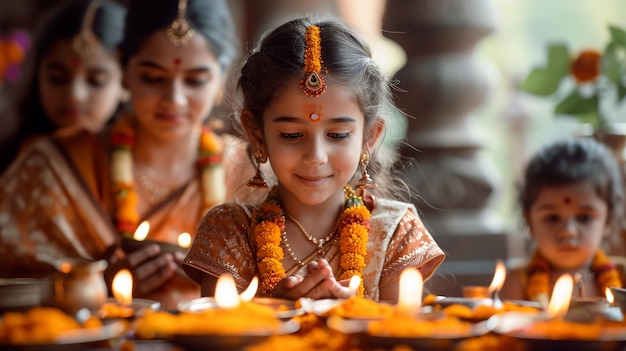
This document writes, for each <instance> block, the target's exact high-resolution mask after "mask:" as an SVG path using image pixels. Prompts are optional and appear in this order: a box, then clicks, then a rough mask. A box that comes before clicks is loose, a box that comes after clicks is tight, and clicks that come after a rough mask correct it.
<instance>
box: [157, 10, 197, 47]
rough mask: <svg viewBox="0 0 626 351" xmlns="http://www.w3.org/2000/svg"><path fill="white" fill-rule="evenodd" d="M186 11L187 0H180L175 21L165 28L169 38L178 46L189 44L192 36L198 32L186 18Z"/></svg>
mask: <svg viewBox="0 0 626 351" xmlns="http://www.w3.org/2000/svg"><path fill="white" fill-rule="evenodd" d="M186 11H187V0H178V15H177V16H176V19H174V22H172V24H170V26H169V27H167V29H166V30H165V35H166V36H167V39H168V40H169V41H170V42H171V43H172V44H174V46H177V47H178V46H187V44H189V41H191V38H193V36H194V35H195V34H196V31H194V30H193V29H191V27H190V26H189V22H187V20H186V19H185V12H186Z"/></svg>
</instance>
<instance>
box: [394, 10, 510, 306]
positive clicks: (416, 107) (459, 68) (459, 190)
mask: <svg viewBox="0 0 626 351" xmlns="http://www.w3.org/2000/svg"><path fill="white" fill-rule="evenodd" d="M493 10H494V9H493V8H492V4H491V2H490V0H389V1H388V2H387V6H386V11H385V15H384V19H383V29H384V32H383V33H384V35H385V36H386V37H388V38H389V39H392V40H394V41H396V42H397V43H398V44H400V46H401V47H402V48H403V49H404V50H405V51H406V55H407V59H406V60H407V63H406V65H405V66H404V67H403V68H401V69H400V70H399V71H398V72H397V74H396V78H397V79H398V81H399V87H400V89H402V90H403V91H401V92H397V93H396V94H395V101H396V104H397V105H398V107H399V108H400V109H402V110H403V111H404V112H406V113H407V114H408V115H409V116H410V117H409V118H408V131H407V142H408V143H409V144H410V146H406V147H404V148H403V149H402V150H401V152H402V155H403V156H405V157H407V158H410V159H412V160H414V161H415V165H414V166H413V169H412V171H411V172H410V173H409V178H408V179H407V182H408V183H409V185H410V186H412V188H413V189H414V191H416V192H417V195H416V196H414V200H413V201H414V202H415V204H416V206H417V207H418V209H419V211H420V214H421V216H422V218H423V220H424V222H425V224H426V226H427V227H428V228H429V230H431V232H432V233H433V235H434V237H435V239H436V240H437V242H438V243H439V244H440V246H441V247H442V248H443V249H444V250H445V251H446V253H447V254H448V258H447V260H446V261H445V262H444V264H443V265H442V266H441V268H440V269H439V270H438V272H437V275H436V276H435V277H433V279H431V280H430V281H429V288H430V289H432V292H434V293H438V294H446V295H452V296H459V295H460V294H461V287H462V286H463V285H476V284H484V285H488V284H489V283H490V280H491V278H492V277H493V269H494V267H495V261H496V259H499V258H502V259H505V258H506V256H507V251H508V248H507V236H506V235H505V234H504V232H503V228H502V225H501V223H500V221H499V220H498V218H497V214H496V213H495V210H494V208H493V205H494V201H493V200H494V193H495V190H496V189H497V188H498V182H499V179H498V173H497V171H496V170H495V167H493V166H492V164H491V163H490V162H488V160H487V159H486V157H485V155H484V147H485V145H484V136H483V135H481V133H480V131H479V130H478V129H477V128H476V126H475V123H474V122H473V121H472V119H471V113H472V112H473V111H474V110H475V109H476V108H477V107H478V106H479V105H481V104H482V103H483V102H484V100H485V99H486V95H487V93H488V89H489V83H490V82H489V75H488V73H489V71H488V67H486V66H485V65H486V64H487V63H486V62H484V61H482V60H481V59H480V58H479V57H478V56H477V55H476V54H475V47H476V45H477V44H478V42H480V40H482V39H483V38H484V37H486V36H487V35H489V34H490V33H492V32H493V31H494V30H495V15H494V11H493Z"/></svg>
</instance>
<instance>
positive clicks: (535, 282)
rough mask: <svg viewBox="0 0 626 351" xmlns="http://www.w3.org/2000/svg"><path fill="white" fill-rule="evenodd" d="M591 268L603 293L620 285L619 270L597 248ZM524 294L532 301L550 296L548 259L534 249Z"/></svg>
mask: <svg viewBox="0 0 626 351" xmlns="http://www.w3.org/2000/svg"><path fill="white" fill-rule="evenodd" d="M591 270H592V272H593V274H594V276H595V279H596V284H597V286H598V289H599V290H598V291H600V292H601V293H604V291H605V290H606V289H607V288H610V287H617V288H621V287H622V282H621V280H620V277H619V272H618V271H617V268H616V266H615V264H614V263H613V262H611V260H610V259H609V257H608V256H607V255H606V254H605V253H604V251H603V250H602V249H598V250H597V251H596V253H595V254H594V256H593V261H592V263H591ZM526 296H527V297H528V298H529V299H530V300H532V301H537V302H541V301H539V300H540V299H541V298H542V297H541V296H543V297H545V298H549V296H550V266H549V264H548V261H547V260H546V259H545V258H544V257H543V256H542V255H541V254H540V253H539V251H535V253H534V254H533V256H532V259H531V260H530V264H529V265H528V285H527V286H526Z"/></svg>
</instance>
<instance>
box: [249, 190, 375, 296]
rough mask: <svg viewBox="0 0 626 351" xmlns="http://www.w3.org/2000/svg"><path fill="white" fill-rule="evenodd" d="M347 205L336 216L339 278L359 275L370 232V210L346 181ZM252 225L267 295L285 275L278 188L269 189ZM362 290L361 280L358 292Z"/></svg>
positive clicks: (363, 264)
mask: <svg viewBox="0 0 626 351" xmlns="http://www.w3.org/2000/svg"><path fill="white" fill-rule="evenodd" d="M344 192H345V194H346V205H345V206H346V207H345V209H344V211H343V212H342V214H341V217H340V220H339V226H338V228H339V229H338V230H339V249H340V252H341V258H340V267H341V268H342V269H343V272H342V273H341V275H340V277H339V280H347V279H350V278H351V277H352V276H354V275H358V276H359V277H362V274H363V269H364V268H365V255H366V254H367V242H368V236H369V234H368V233H369V229H370V227H369V219H370V215H371V214H370V211H369V210H368V209H367V207H366V206H365V205H364V203H363V200H362V199H361V198H360V197H359V196H357V194H356V192H355V191H354V190H353V189H352V188H351V187H350V186H349V185H346V187H345V188H344ZM254 217H255V223H256V224H255V226H254V229H253V233H254V240H255V242H256V245H257V253H256V255H257V262H258V264H257V265H258V268H259V272H260V273H261V285H262V292H263V294H265V295H270V294H271V292H272V290H273V289H274V287H275V286H276V284H277V283H278V282H279V281H280V280H281V279H283V278H284V277H285V275H286V273H285V267H284V266H283V264H282V262H281V261H282V259H283V258H284V252H283V249H282V247H281V246H280V242H281V233H282V232H283V231H284V230H285V213H284V212H283V210H282V208H281V206H280V199H279V198H278V189H277V187H274V188H272V189H271V190H270V193H269V195H268V197H267V199H266V200H265V201H264V202H263V203H262V204H261V205H260V206H259V208H258V210H257V212H256V214H255V215H254ZM364 293H365V290H364V287H363V280H362V279H361V286H360V287H359V290H358V296H363V295H364Z"/></svg>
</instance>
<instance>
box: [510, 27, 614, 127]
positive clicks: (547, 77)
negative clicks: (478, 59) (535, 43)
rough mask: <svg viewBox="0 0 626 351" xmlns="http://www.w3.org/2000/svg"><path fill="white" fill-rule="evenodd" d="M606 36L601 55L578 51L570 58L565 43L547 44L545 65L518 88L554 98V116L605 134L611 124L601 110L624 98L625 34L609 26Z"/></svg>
mask: <svg viewBox="0 0 626 351" xmlns="http://www.w3.org/2000/svg"><path fill="white" fill-rule="evenodd" d="M609 33H610V40H609V42H608V43H607V44H606V46H605V47H604V50H603V51H602V52H600V51H598V50H593V49H592V50H582V51H580V52H578V53H577V54H576V55H575V56H574V55H571V54H570V50H569V48H568V47H567V45H566V44H563V43H555V44H552V45H550V46H549V47H548V58H547V59H548V61H547V63H546V65H545V66H543V67H535V68H533V69H532V70H531V71H530V73H529V74H528V76H527V77H526V78H525V79H524V81H523V82H522V83H521V85H520V89H521V90H523V91H526V92H528V93H531V94H534V95H538V96H544V97H548V96H552V95H554V96H555V97H556V98H557V99H558V102H557V104H556V106H555V107H554V113H555V114H556V115H565V116H572V117H575V118H576V119H578V120H579V121H580V122H582V123H589V124H591V125H592V126H593V127H594V129H595V130H597V131H609V130H610V128H611V121H610V120H609V117H608V116H607V113H606V111H605V110H604V109H603V108H602V107H603V106H607V105H610V104H613V106H616V105H618V104H620V103H621V102H622V100H623V99H624V97H625V96H626V81H625V80H626V31H624V30H623V29H621V28H619V27H616V26H609ZM572 57H573V59H572Z"/></svg>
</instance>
